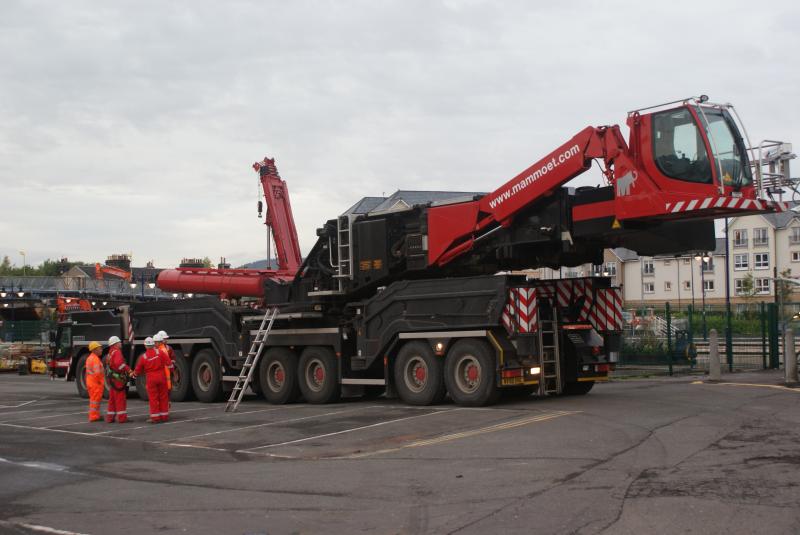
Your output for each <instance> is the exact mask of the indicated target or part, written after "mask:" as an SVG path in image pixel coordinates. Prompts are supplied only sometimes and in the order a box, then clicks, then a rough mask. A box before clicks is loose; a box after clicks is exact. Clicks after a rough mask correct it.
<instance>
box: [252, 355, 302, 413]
mask: <svg viewBox="0 0 800 535" xmlns="http://www.w3.org/2000/svg"><path fill="white" fill-rule="evenodd" d="M258 383H259V386H260V388H261V393H262V394H263V395H264V398H265V399H266V400H267V401H268V402H270V403H273V404H275V405H284V404H286V403H291V402H293V401H297V398H298V397H300V385H299V384H298V382H297V354H296V353H295V352H294V351H292V350H291V349H289V348H286V347H272V348H270V349H268V350H267V351H266V352H265V353H264V356H263V357H261V364H259V366H258Z"/></svg>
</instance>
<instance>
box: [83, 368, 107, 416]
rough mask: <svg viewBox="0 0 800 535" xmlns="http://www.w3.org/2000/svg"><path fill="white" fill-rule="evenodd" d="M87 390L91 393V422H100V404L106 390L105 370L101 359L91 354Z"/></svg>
mask: <svg viewBox="0 0 800 535" xmlns="http://www.w3.org/2000/svg"><path fill="white" fill-rule="evenodd" d="M86 390H88V391H89V421H90V422H96V421H98V420H100V402H101V401H103V390H105V370H104V369H103V362H102V361H101V360H100V357H98V356H97V355H95V354H94V353H89V357H88V358H87V359H86Z"/></svg>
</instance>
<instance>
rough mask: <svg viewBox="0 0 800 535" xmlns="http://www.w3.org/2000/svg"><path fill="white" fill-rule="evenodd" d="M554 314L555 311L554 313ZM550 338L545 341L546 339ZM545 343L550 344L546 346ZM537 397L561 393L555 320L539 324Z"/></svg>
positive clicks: (559, 357)
mask: <svg viewBox="0 0 800 535" xmlns="http://www.w3.org/2000/svg"><path fill="white" fill-rule="evenodd" d="M554 312H555V311H554ZM548 336H549V337H551V339H550V340H547V337H548ZM545 342H551V343H550V344H546V343H545ZM539 349H540V351H539V364H540V367H541V370H540V375H539V377H540V380H539V395H540V396H550V395H557V394H560V393H561V351H560V348H559V344H558V322H557V321H556V320H555V319H552V320H541V321H540V322H539Z"/></svg>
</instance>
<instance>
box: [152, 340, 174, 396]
mask: <svg viewBox="0 0 800 535" xmlns="http://www.w3.org/2000/svg"><path fill="white" fill-rule="evenodd" d="M156 349H158V350H159V351H160V352H161V353H163V354H164V355H166V357H167V360H169V366H167V367H165V368H164V375H165V376H166V378H167V390H168V391H172V370H173V369H175V352H174V351H173V350H172V348H171V347H169V346H168V345H167V344H164V343H161V344H156Z"/></svg>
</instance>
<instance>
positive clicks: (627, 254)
mask: <svg viewBox="0 0 800 535" xmlns="http://www.w3.org/2000/svg"><path fill="white" fill-rule="evenodd" d="M611 252H612V253H614V255H615V256H616V257H617V258H619V259H620V261H621V262H634V261H636V260H639V253H637V252H636V251H631V250H630V249H626V248H625V247H616V248H614V249H611ZM711 254H712V255H724V254H725V238H715V247H714V250H713V251H711ZM676 256H677V257H686V256H694V254H682V255H655V256H654V257H653V258H675V257H676Z"/></svg>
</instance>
